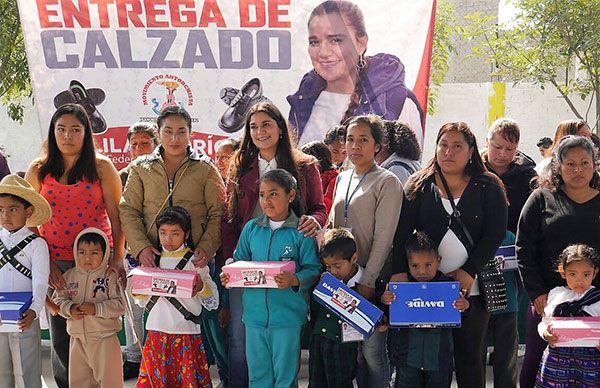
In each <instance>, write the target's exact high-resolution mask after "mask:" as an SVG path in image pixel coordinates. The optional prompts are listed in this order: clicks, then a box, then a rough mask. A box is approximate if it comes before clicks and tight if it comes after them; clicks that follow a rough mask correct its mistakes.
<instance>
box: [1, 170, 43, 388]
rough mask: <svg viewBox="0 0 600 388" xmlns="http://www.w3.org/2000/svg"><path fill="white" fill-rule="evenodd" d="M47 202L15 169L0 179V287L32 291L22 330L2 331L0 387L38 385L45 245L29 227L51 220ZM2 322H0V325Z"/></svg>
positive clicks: (20, 323) (40, 369)
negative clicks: (14, 173)
mask: <svg viewBox="0 0 600 388" xmlns="http://www.w3.org/2000/svg"><path fill="white" fill-rule="evenodd" d="M51 216H52V210H51V209H50V205H48V202H46V200H45V199H44V197H42V196H41V195H39V194H38V193H37V192H36V191H35V190H34V189H33V187H31V185H30V184H29V183H28V182H27V181H25V180H24V179H22V178H21V177H19V176H18V175H7V176H6V177H4V179H2V181H1V182H0V226H1V227H2V228H0V292H31V293H32V295H33V302H32V303H31V306H30V307H29V309H28V310H27V311H25V313H24V314H23V317H22V319H21V320H20V321H19V322H18V324H19V328H20V329H21V332H20V333H0V387H2V388H8V387H11V388H12V387H15V386H16V387H28V388H29V387H33V388H35V387H41V386H42V353H41V336H40V323H39V319H37V318H38V317H39V315H40V312H41V310H42V307H43V306H44V301H45V299H46V289H47V287H48V275H49V274H50V259H49V254H48V245H47V244H46V241H45V240H44V239H43V238H37V237H38V236H37V235H36V234H34V233H32V232H31V231H30V230H29V229H28V228H27V226H31V227H35V226H39V225H42V224H45V223H46V222H48V221H49V220H50V217H51ZM0 328H1V326H0Z"/></svg>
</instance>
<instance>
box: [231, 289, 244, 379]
mask: <svg viewBox="0 0 600 388" xmlns="http://www.w3.org/2000/svg"><path fill="white" fill-rule="evenodd" d="M242 293H243V290H242V289H241V288H232V289H230V290H229V326H228V328H227V330H228V332H227V333H228V336H229V351H228V354H229V385H228V387H229V388H247V387H248V364H247V363H246V328H245V327H244V323H243V322H242V311H243V308H242Z"/></svg>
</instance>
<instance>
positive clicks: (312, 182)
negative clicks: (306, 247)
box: [221, 102, 327, 387]
mask: <svg viewBox="0 0 600 388" xmlns="http://www.w3.org/2000/svg"><path fill="white" fill-rule="evenodd" d="M275 168H281V169H284V170H286V171H288V172H289V173H291V174H292V176H294V178H295V179H296V180H297V181H298V182H299V185H298V186H299V189H300V190H299V191H300V193H299V195H300V198H301V201H302V203H303V206H305V208H306V214H305V215H303V216H302V217H301V218H300V225H299V227H298V229H299V230H300V232H302V233H303V234H305V235H306V236H313V237H314V236H316V234H317V232H318V231H319V230H320V229H321V227H322V226H325V225H326V222H327V215H326V209H325V205H324V203H323V189H322V186H321V178H320V176H319V170H318V168H317V163H316V160H315V159H314V158H313V157H309V156H307V155H304V154H303V153H302V152H300V151H298V150H296V149H294V148H293V146H292V137H291V133H290V131H289V130H288V126H287V123H286V121H285V118H284V117H283V115H282V114H281V112H280V111H279V109H277V107H276V106H275V105H273V104H272V103H270V102H263V103H259V104H257V105H255V106H253V107H252V108H251V109H250V111H249V112H248V114H247V115H246V122H245V130H244V136H243V139H242V144H241V146H240V148H239V149H238V150H237V151H236V152H235V153H234V154H233V157H232V162H231V168H230V171H229V181H228V182H227V198H228V201H227V211H226V212H225V214H224V217H223V222H222V226H221V235H222V241H223V245H222V248H223V254H224V257H232V255H233V250H234V248H235V246H236V245H237V241H238V239H239V237H240V234H241V232H242V228H243V227H244V225H245V224H246V223H247V222H248V221H249V220H250V219H251V218H255V217H258V216H260V215H262V210H261V209H260V206H259V205H258V180H259V178H260V177H262V176H263V175H264V174H265V173H266V172H267V171H270V170H272V169H275ZM229 310H230V314H231V316H230V325H229V330H230V336H229V376H230V378H229V386H230V387H238V386H241V387H243V386H247V385H248V377H247V376H248V370H247V367H246V356H245V352H244V349H245V336H244V326H243V323H242V310H241V291H240V290H239V289H233V290H230V291H229Z"/></svg>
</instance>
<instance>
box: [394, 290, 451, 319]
mask: <svg viewBox="0 0 600 388" xmlns="http://www.w3.org/2000/svg"><path fill="white" fill-rule="evenodd" d="M388 289H389V290H390V291H391V292H393V293H394V294H395V295H396V299H395V300H394V301H393V302H392V304H391V305H390V325H391V326H404V327H460V323H461V316H460V312H459V311H458V310H457V309H455V308H454V307H453V306H452V303H453V302H454V301H455V300H456V299H458V295H459V289H460V285H459V283H458V282H430V283H429V282H402V283H395V282H391V283H390V284H389V288H388Z"/></svg>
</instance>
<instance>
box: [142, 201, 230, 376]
mask: <svg viewBox="0 0 600 388" xmlns="http://www.w3.org/2000/svg"><path fill="white" fill-rule="evenodd" d="M156 226H157V228H158V240H159V242H160V247H159V248H160V249H161V255H160V258H159V262H158V263H157V264H158V266H159V267H160V268H165V269H180V270H188V271H194V270H195V271H197V272H198V274H199V275H200V276H199V280H198V282H197V283H196V285H195V287H194V291H195V293H196V295H195V297H193V298H191V299H184V298H181V299H180V298H172V297H170V298H167V297H148V296H141V295H135V298H136V302H137V303H138V304H139V305H141V306H143V307H145V308H146V310H147V311H148V319H147V320H146V330H148V333H147V336H146V342H145V343H144V350H143V352H142V362H141V366H140V375H139V377H138V381H137V387H153V388H159V387H183V386H186V387H211V386H212V383H211V380H210V375H209V373H208V364H207V362H206V353H205V351H204V345H203V343H202V337H201V332H202V329H201V318H200V314H201V312H202V310H203V308H205V309H207V310H215V309H216V308H217V307H218V305H219V294H218V292H217V286H216V284H215V283H214V282H213V281H212V279H211V278H210V273H209V269H208V267H204V268H195V267H194V264H193V263H192V261H191V258H192V257H193V253H194V252H193V243H192V239H191V235H192V219H191V217H190V215H189V213H188V212H187V211H186V210H185V209H184V208H182V207H179V206H173V207H168V208H166V209H165V210H164V211H163V212H162V213H160V215H159V216H158V218H157V219H156Z"/></svg>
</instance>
